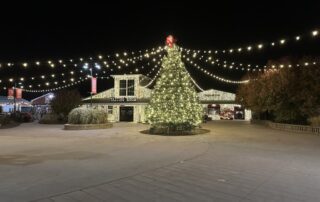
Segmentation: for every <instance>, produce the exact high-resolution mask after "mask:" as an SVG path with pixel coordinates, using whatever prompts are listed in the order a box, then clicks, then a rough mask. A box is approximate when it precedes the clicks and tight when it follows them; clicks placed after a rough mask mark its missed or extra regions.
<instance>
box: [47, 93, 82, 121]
mask: <svg viewBox="0 0 320 202" xmlns="http://www.w3.org/2000/svg"><path fill="white" fill-rule="evenodd" d="M50 104H51V107H52V110H53V112H54V113H56V114H59V115H60V116H62V117H63V118H65V120H66V119H67V115H68V114H69V113H70V111H71V110H72V109H74V108H75V107H78V106H79V105H80V104H81V96H80V93H79V92H78V91H77V90H62V91H59V92H57V93H56V94H55V97H54V98H53V100H52V101H51V103H50Z"/></svg>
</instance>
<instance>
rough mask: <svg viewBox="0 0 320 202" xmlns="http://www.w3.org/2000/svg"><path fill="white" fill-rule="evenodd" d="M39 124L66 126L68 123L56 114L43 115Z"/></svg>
mask: <svg viewBox="0 0 320 202" xmlns="http://www.w3.org/2000/svg"><path fill="white" fill-rule="evenodd" d="M39 123H40V124H64V123H66V121H64V120H63V119H61V117H60V116H58V115H57V114H55V113H49V114H45V115H43V117H42V118H41V119H40V121H39Z"/></svg>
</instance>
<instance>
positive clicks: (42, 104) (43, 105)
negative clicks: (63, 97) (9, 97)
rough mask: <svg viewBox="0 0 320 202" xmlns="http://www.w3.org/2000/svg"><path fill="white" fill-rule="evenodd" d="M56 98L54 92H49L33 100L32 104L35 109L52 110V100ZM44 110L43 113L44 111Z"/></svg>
mask: <svg viewBox="0 0 320 202" xmlns="http://www.w3.org/2000/svg"><path fill="white" fill-rule="evenodd" d="M53 98H54V94H53V93H47V94H44V95H41V96H39V97H37V98H34V99H33V100H31V101H30V102H31V105H32V106H34V107H35V111H36V112H38V111H44V112H45V113H47V112H51V106H50V102H51V100H52V99H53ZM44 112H43V113H44Z"/></svg>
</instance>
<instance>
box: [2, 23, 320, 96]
mask: <svg viewBox="0 0 320 202" xmlns="http://www.w3.org/2000/svg"><path fill="white" fill-rule="evenodd" d="M318 38H319V30H318V29H314V30H312V31H310V32H308V33H305V34H298V35H294V36H293V37H283V38H279V39H278V40H274V41H272V42H263V43H262V42H261V43H250V44H249V45H245V46H241V47H233V48H229V49H222V50H193V49H187V48H182V47H178V46H175V38H174V37H173V36H168V37H167V38H166V46H165V47H164V46H159V47H154V48H151V49H145V50H140V51H135V52H134V51H123V52H118V53H113V54H98V55H96V56H89V57H88V56H87V57H78V58H69V59H66V58H64V59H62V58H60V59H48V60H33V61H28V60H26V61H20V62H19V61H2V62H0V71H3V72H5V71H6V68H10V69H12V70H13V71H15V72H18V74H15V75H5V74H3V73H2V72H1V75H0V90H1V89H4V90H6V89H8V88H10V87H12V86H13V85H14V84H16V85H17V87H19V88H22V89H24V90H25V91H28V92H47V91H50V90H59V89H61V88H67V87H69V86H72V85H75V84H78V83H80V81H81V82H82V81H83V80H84V79H85V80H86V79H87V77H88V76H87V74H86V73H85V71H83V70H82V69H81V68H82V67H83V66H84V65H85V64H86V63H91V64H96V66H98V67H99V69H100V70H99V72H98V71H97V72H96V73H95V74H94V76H98V75H99V76H98V78H101V79H105V78H106V79H109V78H110V75H111V74H133V73H142V74H145V75H146V76H151V75H153V78H152V79H151V81H150V83H148V85H147V86H151V85H152V84H153V83H154V81H155V79H156V78H157V77H158V76H159V72H160V70H161V68H160V64H161V60H162V59H163V58H164V55H165V52H166V51H167V50H168V47H169V48H170V47H171V48H172V47H175V48H176V49H177V50H178V51H180V53H181V56H182V59H183V62H185V63H186V64H187V65H188V66H189V65H190V66H191V67H193V68H196V69H197V70H200V71H201V72H202V73H204V74H205V75H207V76H210V77H211V78H213V79H216V80H219V81H221V82H225V83H227V84H241V83H246V82H248V80H243V81H236V80H230V79H226V78H223V76H220V75H216V74H214V73H213V71H212V67H217V68H222V69H226V70H228V71H237V70H239V71H248V72H249V71H252V72H255V71H257V72H265V71H269V70H272V69H281V68H291V67H307V66H310V65H318V64H319V61H304V62H303V63H285V64H281V63H280V64H279V63H278V64H268V65H261V64H252V63H250V62H234V60H233V59H231V60H222V59H221V57H219V55H218V54H221V53H223V54H227V53H228V54H232V53H235V52H238V53H242V52H253V51H261V50H262V49H265V48H267V47H276V46H279V47H280V46H285V45H287V44H289V43H293V42H299V43H301V42H302V41H304V40H305V39H318ZM13 68H15V69H13ZM159 68H160V69H159ZM29 70H31V73H30V72H29V73H28V74H24V71H26V72H27V71H29ZM156 70H157V72H156V73H155V74H154V73H153V72H155V71H156ZM147 71H149V72H148V73H146V72H147ZM189 76H190V77H191V74H190V73H189ZM191 81H192V82H193V83H194V85H195V86H196V87H197V88H198V89H199V90H201V89H202V88H201V87H200V86H199V85H198V84H197V83H196V82H195V80H194V79H193V78H192V77H191Z"/></svg>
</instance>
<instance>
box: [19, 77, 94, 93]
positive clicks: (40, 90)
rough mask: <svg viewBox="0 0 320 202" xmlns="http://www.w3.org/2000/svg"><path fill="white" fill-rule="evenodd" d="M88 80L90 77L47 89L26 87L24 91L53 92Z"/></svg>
mask: <svg viewBox="0 0 320 202" xmlns="http://www.w3.org/2000/svg"><path fill="white" fill-rule="evenodd" d="M86 80H88V78H87V77H86V78H82V79H79V80H76V81H74V82H72V83H68V84H65V85H61V86H58V87H54V88H46V89H37V90H33V89H29V88H24V89H23V91H25V92H30V93H43V92H52V91H57V90H62V89H65V88H69V87H72V86H75V85H78V84H80V83H82V82H84V81H86Z"/></svg>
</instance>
